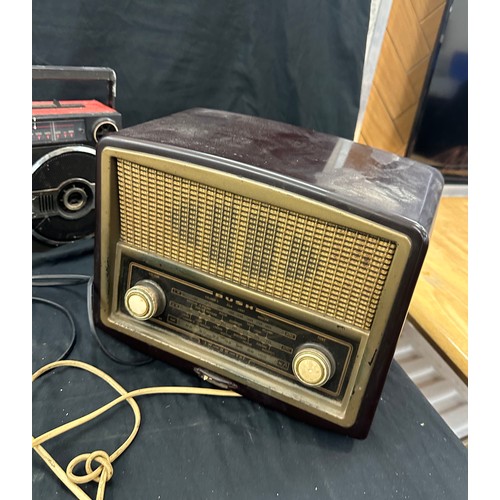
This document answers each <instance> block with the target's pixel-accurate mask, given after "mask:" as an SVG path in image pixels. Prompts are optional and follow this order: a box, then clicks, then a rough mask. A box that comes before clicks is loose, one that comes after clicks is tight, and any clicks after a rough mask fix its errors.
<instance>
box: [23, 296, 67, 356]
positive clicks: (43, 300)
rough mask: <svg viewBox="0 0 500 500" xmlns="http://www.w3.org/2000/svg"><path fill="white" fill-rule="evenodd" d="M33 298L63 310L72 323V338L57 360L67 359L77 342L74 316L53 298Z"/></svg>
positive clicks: (35, 300)
mask: <svg viewBox="0 0 500 500" xmlns="http://www.w3.org/2000/svg"><path fill="white" fill-rule="evenodd" d="M31 300H33V301H34V302H41V303H42V304H47V305H49V306H51V307H55V308H56V309H59V310H60V311H62V312H63V313H64V314H65V315H66V317H67V318H68V321H69V323H70V325H71V338H70V342H69V345H68V347H67V348H66V350H65V351H64V352H63V353H62V354H61V355H60V356H59V357H58V358H57V359H56V361H61V360H63V359H66V357H67V356H69V353H70V352H71V350H72V349H73V346H74V345H75V342H76V327H75V322H74V321H73V318H72V316H71V313H70V312H69V311H68V309H66V308H65V307H64V306H62V305H61V304H58V303H57V302H54V301H53V300H49V299H44V298H42V297H32V298H31Z"/></svg>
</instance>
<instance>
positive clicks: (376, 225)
mask: <svg viewBox="0 0 500 500" xmlns="http://www.w3.org/2000/svg"><path fill="white" fill-rule="evenodd" d="M97 157H98V158H97V159H98V172H97V175H98V178H97V199H96V217H97V231H96V252H95V255H96V259H95V274H94V294H93V296H94V299H93V300H94V303H93V308H94V314H95V321H96V324H97V325H98V326H99V327H100V328H102V329H103V330H105V331H107V332H109V333H111V334H113V335H115V336H116V337H118V338H120V339H122V340H124V341H126V342H128V343H129V344H131V345H132V346H135V347H136V348H138V349H140V350H142V351H144V352H147V353H150V354H152V355H154V356H157V357H159V358H161V359H164V360H165V361H168V362H170V363H173V364H175V365H177V366H180V367H183V368H187V369H189V370H194V372H195V373H197V374H198V375H199V376H200V377H201V378H203V379H204V380H206V381H209V382H211V383H213V384H215V385H218V386H221V387H226V388H230V389H232V390H235V391H237V392H239V393H240V394H242V395H244V396H246V397H248V398H251V399H254V400H256V401H258V402H260V403H262V404H265V405H267V406H270V407H272V408H274V409H277V410H280V411H283V412H286V413H287V414H289V415H291V416H293V417H295V418H299V419H302V420H307V421H308V422H310V423H311V424H314V425H319V426H323V427H327V428H330V429H333V430H335V431H338V432H341V433H345V434H348V435H351V436H353V437H356V438H364V437H366V435H367V433H368V431H369V428H370V425H371V422H372V419H373V416H374V413H375V410H376V407H377V403H378V401H379V398H380V394H381V391H382V388H383V385H384V381H385V379H386V375H387V371H388V369H389V366H390V363H391V360H392V358H393V354H394V350H395V347H396V343H397V340H398V337H399V334H400V331H401V329H402V327H403V324H404V321H405V318H406V314H407V311H408V307H409V303H410V299H411V296H412V293H413V290H414V287H415V284H416V281H417V278H418V275H419V272H420V269H421V266H422V263H423V260H424V256H425V253H426V250H427V246H428V240H429V235H430V231H431V226H432V223H433V220H434V216H435V212H436V209H437V205H438V202H439V199H440V196H441V192H442V188H443V179H442V176H441V174H440V173H439V172H438V171H437V170H436V169H434V168H432V167H430V166H427V165H423V164H420V163H417V162H415V161H411V160H408V159H405V158H400V157H398V156H396V155H394V154H391V153H387V152H384V151H380V150H376V149H373V148H370V147H368V146H363V145H360V144H356V143H354V142H352V141H349V140H346V139H341V138H338V137H334V136H331V135H328V134H323V133H318V132H314V131H311V130H306V129H303V128H299V127H295V126H292V125H288V124H283V123H278V122H274V121H270V120H264V119H261V118H256V117H252V116H244V115H239V114H235V113H227V112H223V111H215V110H209V109H202V108H198V109H192V110H188V111H184V112H180V113H177V114H174V115H171V116H168V117H165V118H160V119H157V120H153V121H151V122H147V123H144V124H141V125H136V126H133V127H129V128H125V129H123V130H120V131H118V132H116V133H115V134H112V135H110V136H107V137H105V138H103V139H102V140H101V141H100V143H99V147H98V154H97Z"/></svg>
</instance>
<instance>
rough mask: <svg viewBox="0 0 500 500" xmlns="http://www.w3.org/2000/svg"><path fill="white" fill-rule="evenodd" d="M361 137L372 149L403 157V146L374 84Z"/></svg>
mask: <svg viewBox="0 0 500 500" xmlns="http://www.w3.org/2000/svg"><path fill="white" fill-rule="evenodd" d="M362 137H363V138H364V139H365V140H366V141H367V142H366V144H369V145H370V146H372V147H374V148H379V149H385V150H386V151H391V152H393V153H395V154H399V155H404V153H405V144H404V143H403V141H402V140H401V136H400V135H399V132H398V130H397V129H396V127H395V125H394V122H393V120H392V118H391V116H390V115H389V113H388V111H387V109H386V108H385V106H384V103H383V101H382V99H381V98H380V95H379V93H378V92H377V87H376V85H375V84H374V85H373V86H372V91H371V93H370V97H369V99H368V107H367V108H366V112H365V117H364V125H363V134H362Z"/></svg>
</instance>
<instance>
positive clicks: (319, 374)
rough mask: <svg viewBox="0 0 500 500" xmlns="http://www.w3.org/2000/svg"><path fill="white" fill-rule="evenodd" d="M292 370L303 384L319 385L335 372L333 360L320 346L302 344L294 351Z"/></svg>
mask: <svg viewBox="0 0 500 500" xmlns="http://www.w3.org/2000/svg"><path fill="white" fill-rule="evenodd" d="M292 370H293V373H294V375H295V376H296V377H297V378H298V379H299V380H300V382H302V383H303V384H304V385H307V386H311V387H321V386H322V385H324V384H326V383H327V382H328V381H329V380H330V379H331V378H332V376H333V374H334V373H335V360H334V359H333V357H332V356H331V354H330V353H329V352H327V351H326V350H325V349H323V348H322V347H321V346H317V345H316V344H304V345H302V346H301V347H299V349H298V350H297V352H296V353H295V356H294V358H293V362H292Z"/></svg>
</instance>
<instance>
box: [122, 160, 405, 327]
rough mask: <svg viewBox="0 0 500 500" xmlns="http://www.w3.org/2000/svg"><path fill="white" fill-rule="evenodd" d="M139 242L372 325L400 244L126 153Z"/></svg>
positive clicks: (129, 219)
mask: <svg viewBox="0 0 500 500" xmlns="http://www.w3.org/2000/svg"><path fill="white" fill-rule="evenodd" d="M117 166H118V189H119V203H120V209H119V212H120V224H121V227H120V237H121V238H122V240H123V241H124V242H125V243H127V244H130V245H133V246H136V247H138V248H140V249H141V250H144V251H146V252H151V253H155V254H157V255H159V256H162V257H165V258H167V259H170V260H172V261H175V262H178V263H180V264H184V265H186V266H189V267H192V268H194V269H198V270H200V271H202V272H205V273H209V274H211V275H213V276H216V277H218V278H220V279H223V280H226V281H228V282H231V283H235V284H237V285H239V286H242V287H246V288H248V289H251V290H256V291H258V292H261V293H264V294H267V295H269V296H271V297H273V298H277V299H280V300H283V301H286V302H289V303H292V304H295V305H298V306H301V307H305V308H308V309H311V310H314V311H316V312H319V313H321V314H325V315H327V316H330V317H332V318H334V319H336V320H340V321H343V322H345V323H348V324H350V325H354V326H357V327H359V328H361V329H363V330H366V331H369V330H370V328H371V325H372V322H373V318H374V315H375V312H376V309H377V306H378V303H379V301H380V296H381V293H382V290H383V288H384V284H385V281H386V277H387V273H388V272H389V268H390V266H391V263H392V260H393V256H394V252H395V249H396V244H395V243H394V242H393V241H388V240H385V239H382V238H379V237H377V236H373V235H370V234H366V233H363V232H359V231H355V230H353V229H350V228H347V227H343V226H340V225H336V224H332V223H330V222H326V221H323V220H321V219H318V218H315V217H310V216H308V215H304V214H300V213H296V212H293V211H290V210H286V209H284V208H281V207H278V206H274V205H270V204H266V203H262V202H260V201H257V200H253V199H251V198H248V197H246V196H241V195H238V194H234V193H231V192H230V191H225V190H222V189H217V188H214V187H211V186H208V185H205V184H201V183H198V182H194V181H192V180H188V179H184V178H182V177H178V176H174V175H171V174H168V173H165V172H161V171H158V170H156V169H152V168H149V167H145V166H142V165H138V164H135V163H132V162H129V161H125V160H122V159H119V158H118V159H117Z"/></svg>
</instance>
